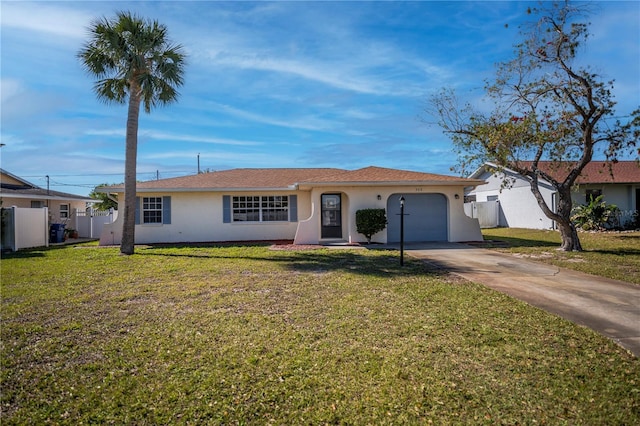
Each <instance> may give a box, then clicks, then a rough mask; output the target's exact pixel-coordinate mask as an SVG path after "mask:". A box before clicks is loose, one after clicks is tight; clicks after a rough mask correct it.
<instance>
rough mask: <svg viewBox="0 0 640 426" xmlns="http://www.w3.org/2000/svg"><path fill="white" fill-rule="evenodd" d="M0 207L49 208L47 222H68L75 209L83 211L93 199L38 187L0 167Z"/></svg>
mask: <svg viewBox="0 0 640 426" xmlns="http://www.w3.org/2000/svg"><path fill="white" fill-rule="evenodd" d="M0 198H1V199H2V207H5V208H6V207H12V206H15V207H21V208H42V207H48V208H49V223H68V222H69V221H70V220H71V218H72V216H73V212H75V211H76V209H78V210H81V211H84V210H85V209H86V207H87V203H90V202H95V200H94V199H92V198H89V197H83V196H81V195H75V194H68V193H66V192H60V191H53V190H49V189H44V188H40V187H39V186H36V185H34V184H32V183H30V182H28V181H26V180H25V179H22V178H20V177H18V176H16V175H14V174H12V173H9V172H8V171H6V170H4V169H0Z"/></svg>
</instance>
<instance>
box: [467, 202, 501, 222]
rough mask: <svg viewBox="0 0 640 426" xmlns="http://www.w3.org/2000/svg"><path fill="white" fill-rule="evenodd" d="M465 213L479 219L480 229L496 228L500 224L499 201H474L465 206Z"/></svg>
mask: <svg viewBox="0 0 640 426" xmlns="http://www.w3.org/2000/svg"><path fill="white" fill-rule="evenodd" d="M464 213H465V214H466V215H467V216H469V217H470V218H472V219H478V222H479V223H480V228H496V227H498V225H499V224H500V202H499V201H472V202H471V203H465V204H464Z"/></svg>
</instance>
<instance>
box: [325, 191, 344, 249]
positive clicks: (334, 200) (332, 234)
mask: <svg viewBox="0 0 640 426" xmlns="http://www.w3.org/2000/svg"><path fill="white" fill-rule="evenodd" d="M321 215H322V231H321V235H322V238H342V203H341V199H340V194H322V208H321Z"/></svg>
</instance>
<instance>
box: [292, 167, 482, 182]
mask: <svg viewBox="0 0 640 426" xmlns="http://www.w3.org/2000/svg"><path fill="white" fill-rule="evenodd" d="M304 182H305V183H381V182H384V183H387V182H388V183H411V182H459V183H462V182H465V183H470V182H469V180H468V179H464V178H459V177H454V176H446V175H436V174H433V173H422V172H413V171H409V170H398V169H387V168H384V167H374V166H370V167H365V168H363V169H358V170H351V171H349V170H345V171H343V172H341V173H338V174H335V175H326V176H323V177H320V178H316V179H307V180H305V181H304Z"/></svg>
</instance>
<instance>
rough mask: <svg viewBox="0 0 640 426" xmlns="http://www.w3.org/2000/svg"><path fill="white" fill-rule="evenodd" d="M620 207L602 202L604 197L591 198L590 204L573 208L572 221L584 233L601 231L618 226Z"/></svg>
mask: <svg viewBox="0 0 640 426" xmlns="http://www.w3.org/2000/svg"><path fill="white" fill-rule="evenodd" d="M618 211H619V209H618V207H617V206H616V205H614V204H608V205H607V203H605V202H604V201H602V195H600V196H598V197H596V198H591V199H590V200H589V204H583V205H578V206H575V207H574V208H573V214H572V216H571V221H572V222H573V223H574V224H575V225H576V227H578V228H580V229H582V230H584V231H601V230H604V229H607V228H613V227H615V226H616V225H617V223H616V222H617V218H618Z"/></svg>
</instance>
